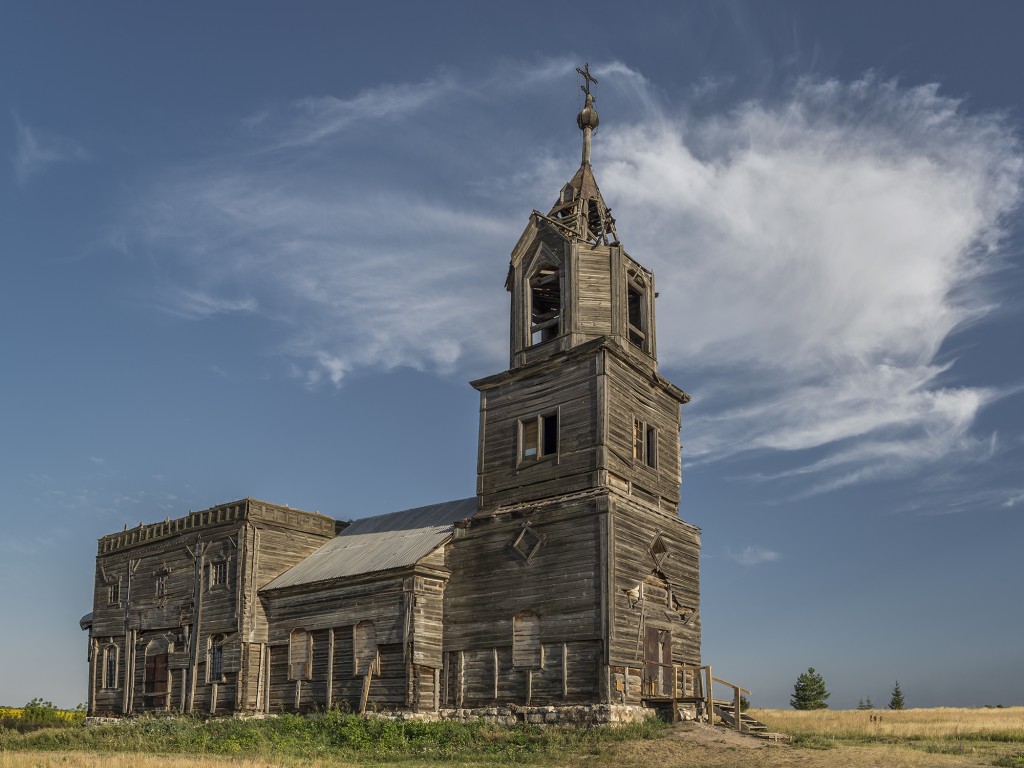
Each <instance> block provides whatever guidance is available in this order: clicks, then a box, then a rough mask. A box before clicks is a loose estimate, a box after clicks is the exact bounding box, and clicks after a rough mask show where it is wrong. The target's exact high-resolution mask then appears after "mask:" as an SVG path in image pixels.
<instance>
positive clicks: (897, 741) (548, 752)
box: [0, 707, 1024, 768]
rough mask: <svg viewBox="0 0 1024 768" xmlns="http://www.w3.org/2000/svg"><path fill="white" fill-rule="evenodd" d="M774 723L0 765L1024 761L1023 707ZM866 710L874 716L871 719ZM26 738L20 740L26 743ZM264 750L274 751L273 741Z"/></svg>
mask: <svg viewBox="0 0 1024 768" xmlns="http://www.w3.org/2000/svg"><path fill="white" fill-rule="evenodd" d="M753 714H754V715H755V717H757V718H758V719H760V720H762V721H764V722H766V723H767V724H768V725H769V726H770V727H771V728H772V729H773V730H776V731H780V732H783V733H787V734H789V735H790V736H792V737H793V741H792V743H790V744H772V743H769V742H765V741H762V740H759V739H754V738H751V737H746V736H740V735H738V734H736V733H734V732H732V731H730V730H728V729H724V728H712V727H710V726H707V725H702V724H696V723H685V724H681V725H678V726H673V727H670V728H665V729H663V730H660V731H656V732H652V733H651V734H649V735H654V736H656V737H655V738H639V737H638V738H629V739H628V740H622V741H616V740H608V741H587V742H584V741H576V742H574V741H572V740H571V739H567V740H566V741H565V742H564V743H559V742H558V741H557V740H554V741H552V742H551V743H550V745H549V746H548V747H545V748H544V749H542V750H534V751H531V750H524V751H522V752H519V753H517V752H516V751H515V750H513V751H512V752H503V753H501V754H486V755H485V754H480V753H479V752H478V753H475V754H471V753H468V752H467V753H464V754H458V753H456V754H451V755H449V756H446V757H444V758H440V757H437V756H433V757H425V756H424V755H423V754H422V753H421V754H419V755H417V754H416V751H415V750H409V751H405V752H404V753H401V754H394V755H390V756H383V755H380V754H376V755H373V754H361V753H359V752H356V753H349V754H339V753H337V752H336V753H334V754H325V755H323V756H320V755H313V754H306V755H302V756H297V755H294V754H282V753H280V752H278V753H277V754H268V753H267V752H266V751H263V752H260V753H256V752H248V751H247V752H244V753H242V754H239V755H237V756H230V757H227V756H212V755H195V754H180V753H179V754H152V753H139V752H138V750H126V751H113V753H111V752H107V751H105V750H104V751H103V752H96V751H93V750H89V749H88V748H87V747H84V745H81V744H75V743H74V742H75V739H73V738H72V739H70V740H69V743H68V746H67V749H66V750H61V751H55V750H53V749H49V750H47V749H31V748H29V749H22V748H20V745H18V746H15V745H13V744H10V743H9V744H8V745H7V747H6V751H4V748H3V747H0V768H30V767H31V768H58V766H59V767H60V768H185V766H198V768H241V766H246V767H251V768H277V767H278V766H280V767H281V768H293V767H294V766H310V767H311V768H349V766H353V767H354V766H367V767H369V766H384V765H401V766H407V767H408V768H420V767H424V768H425V767H427V766H431V767H436V766H442V765H443V766H465V767H466V768H469V767H470V766H481V767H483V766H494V765H496V764H516V765H545V766H548V765H550V766H566V767H567V768H591V767H596V766H607V765H615V766H622V768H696V767H697V766H700V767H701V768H740V767H741V766H742V767H743V768H833V767H834V766H841V767H842V768H883V767H884V768H982V767H986V768H993V767H996V766H998V767H999V768H1024V707H1015V708H1007V709H909V710H904V711H901V712H893V711H890V710H874V711H833V710H819V711H811V712H796V711H790V710H754V711H753ZM872 715H874V717H875V718H876V719H875V720H872V719H871V718H872ZM25 746H27V744H26V745H25ZM271 751H272V750H271Z"/></svg>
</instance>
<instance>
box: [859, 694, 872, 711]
mask: <svg viewBox="0 0 1024 768" xmlns="http://www.w3.org/2000/svg"><path fill="white" fill-rule="evenodd" d="M857 709H871V697H870V696H869V697H868V700H867V701H864V699H857Z"/></svg>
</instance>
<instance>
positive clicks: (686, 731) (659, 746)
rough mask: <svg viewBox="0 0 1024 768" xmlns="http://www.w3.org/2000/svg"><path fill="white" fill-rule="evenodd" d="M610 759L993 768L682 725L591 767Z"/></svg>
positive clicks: (665, 763)
mask: <svg viewBox="0 0 1024 768" xmlns="http://www.w3.org/2000/svg"><path fill="white" fill-rule="evenodd" d="M609 758H611V759H609ZM610 763H614V764H615V765H617V766H622V768H740V766H742V768H837V767H841V768H980V767H981V766H984V767H985V768H991V766H992V763H993V757H992V754H991V753H990V752H983V753H976V754H973V755H972V754H966V755H945V754H934V753H929V752H926V751H924V750H920V749H911V748H908V747H904V746H900V745H871V746H864V747H853V746H837V747H834V748H832V749H808V748H800V747H793V746H789V745H787V744H776V743H772V742H768V741H764V740H762V739H756V738H754V737H752V736H743V735H741V734H738V733H736V732H735V731H729V730H726V729H724V728H720V727H712V726H709V725H704V724H702V723H682V724H680V725H677V726H674V727H673V728H672V730H671V731H670V732H669V733H668V735H666V736H665V737H664V738H662V739H657V740H654V741H635V742H630V743H628V744H623V745H621V746H619V747H617V748H615V749H614V750H613V751H612V753H611V755H608V756H605V757H603V758H601V759H600V760H598V761H595V762H594V763H593V765H595V766H596V765H599V764H604V765H608V764H610Z"/></svg>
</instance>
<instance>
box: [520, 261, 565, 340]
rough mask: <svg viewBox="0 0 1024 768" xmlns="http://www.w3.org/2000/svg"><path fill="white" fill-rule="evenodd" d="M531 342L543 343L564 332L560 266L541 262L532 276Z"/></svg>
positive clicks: (530, 291)
mask: <svg viewBox="0 0 1024 768" xmlns="http://www.w3.org/2000/svg"><path fill="white" fill-rule="evenodd" d="M528 286H529V294H530V344H531V345H533V344H541V343H543V342H545V341H548V340H549V339H553V338H555V337H556V336H558V335H559V334H560V333H561V332H562V281H561V275H560V273H559V270H558V267H557V266H555V265H553V264H547V263H545V264H541V265H540V266H539V267H538V268H537V269H536V270H535V271H534V272H533V274H532V276H531V277H530V280H529V283H528Z"/></svg>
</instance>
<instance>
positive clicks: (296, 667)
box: [288, 629, 313, 680]
mask: <svg viewBox="0 0 1024 768" xmlns="http://www.w3.org/2000/svg"><path fill="white" fill-rule="evenodd" d="M312 677H313V636H312V635H311V634H310V633H309V632H307V631H306V630H304V629H293V630H292V633H291V634H290V635H288V679H289V680H311V679H312Z"/></svg>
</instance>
